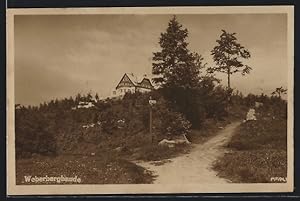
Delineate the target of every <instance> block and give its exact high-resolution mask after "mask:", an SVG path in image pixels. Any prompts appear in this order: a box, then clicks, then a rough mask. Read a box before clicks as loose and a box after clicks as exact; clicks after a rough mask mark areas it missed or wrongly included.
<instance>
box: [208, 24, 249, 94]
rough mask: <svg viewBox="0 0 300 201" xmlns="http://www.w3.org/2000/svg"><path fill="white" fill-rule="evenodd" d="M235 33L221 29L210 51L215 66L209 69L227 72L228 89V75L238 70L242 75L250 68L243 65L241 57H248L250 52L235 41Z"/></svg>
mask: <svg viewBox="0 0 300 201" xmlns="http://www.w3.org/2000/svg"><path fill="white" fill-rule="evenodd" d="M235 35H236V33H228V32H226V31H225V30H222V34H221V36H220V39H219V40H217V43H218V45H217V46H215V47H214V49H213V50H212V51H211V54H212V55H213V59H214V61H215V62H216V67H212V68H210V69H209V71H211V72H215V71H217V72H221V73H226V74H227V82H228V85H227V87H228V90H230V89H231V87H230V76H231V75H232V74H234V73H238V72H240V73H241V74H242V75H245V74H248V73H250V70H251V69H252V68H251V67H250V66H248V65H244V64H243V63H242V61H241V60H240V59H241V58H242V59H248V58H250V52H249V51H248V50H247V49H245V47H243V46H242V45H241V44H239V43H238V42H237V38H236V37H235Z"/></svg>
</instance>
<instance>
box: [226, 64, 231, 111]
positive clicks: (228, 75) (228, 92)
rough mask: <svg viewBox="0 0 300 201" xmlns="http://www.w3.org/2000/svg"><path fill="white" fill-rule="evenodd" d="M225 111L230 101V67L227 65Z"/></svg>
mask: <svg viewBox="0 0 300 201" xmlns="http://www.w3.org/2000/svg"><path fill="white" fill-rule="evenodd" d="M227 82H228V83H227V108H226V110H227V112H228V111H229V103H230V99H231V98H230V91H231V90H230V89H231V88H230V67H228V71H227Z"/></svg>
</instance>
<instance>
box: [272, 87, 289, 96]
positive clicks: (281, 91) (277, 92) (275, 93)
mask: <svg viewBox="0 0 300 201" xmlns="http://www.w3.org/2000/svg"><path fill="white" fill-rule="evenodd" d="M286 93H287V89H284V88H283V87H278V88H276V89H275V91H273V92H272V94H271V95H272V96H277V97H279V98H281V95H282V94H286Z"/></svg>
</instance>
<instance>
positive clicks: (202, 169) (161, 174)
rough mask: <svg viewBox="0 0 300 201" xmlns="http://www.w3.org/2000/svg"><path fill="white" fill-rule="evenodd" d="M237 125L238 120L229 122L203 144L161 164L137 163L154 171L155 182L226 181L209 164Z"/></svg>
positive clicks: (221, 152)
mask: <svg viewBox="0 0 300 201" xmlns="http://www.w3.org/2000/svg"><path fill="white" fill-rule="evenodd" d="M238 125H239V122H234V123H231V124H229V125H228V126H226V127H225V128H224V129H223V130H221V131H219V134H217V135H216V136H215V137H213V138H211V139H210V140H208V141H207V142H205V143H204V144H197V145H194V147H193V148H192V150H191V152H190V153H188V154H185V155H182V156H179V157H176V158H173V159H171V160H169V162H167V163H164V164H163V165H155V164H153V163H151V162H142V163H139V164H138V165H140V166H143V167H144V168H146V169H148V170H150V171H154V175H156V176H157V177H156V180H155V181H154V183H155V184H193V183H201V184H202V183H209V184H214V183H218V184H219V183H227V182H229V181H226V180H225V179H222V178H219V177H218V176H217V175H216V174H217V173H216V172H215V171H213V170H212V169H211V166H212V164H213V162H214V161H215V160H216V159H217V158H218V157H220V156H222V154H224V152H225V150H224V148H223V147H222V145H224V144H225V143H227V142H228V141H229V140H230V138H231V136H232V134H233V131H234V129H235V128H236V127H237V126H238Z"/></svg>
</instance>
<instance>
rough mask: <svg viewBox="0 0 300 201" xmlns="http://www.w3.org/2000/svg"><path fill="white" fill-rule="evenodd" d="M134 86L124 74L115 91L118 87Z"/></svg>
mask: <svg viewBox="0 0 300 201" xmlns="http://www.w3.org/2000/svg"><path fill="white" fill-rule="evenodd" d="M134 86H135V84H134V83H133V82H132V81H131V79H130V78H129V77H128V75H127V74H126V73H125V74H124V76H123V77H122V79H121V80H120V82H119V84H118V85H117V87H116V89H118V88H120V87H134Z"/></svg>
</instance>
